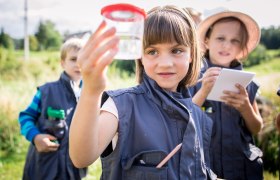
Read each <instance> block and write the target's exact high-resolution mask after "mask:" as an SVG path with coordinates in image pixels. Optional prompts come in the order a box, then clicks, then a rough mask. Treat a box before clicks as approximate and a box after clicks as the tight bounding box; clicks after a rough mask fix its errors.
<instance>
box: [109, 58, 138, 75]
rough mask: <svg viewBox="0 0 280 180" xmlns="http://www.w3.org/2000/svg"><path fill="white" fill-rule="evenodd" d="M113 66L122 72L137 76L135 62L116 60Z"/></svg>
mask: <svg viewBox="0 0 280 180" xmlns="http://www.w3.org/2000/svg"><path fill="white" fill-rule="evenodd" d="M112 65H113V66H115V67H116V68H117V69H120V70H121V71H125V72H127V73H128V75H132V74H135V61H131V60H124V61H118V60H115V61H114V62H113V63H112Z"/></svg>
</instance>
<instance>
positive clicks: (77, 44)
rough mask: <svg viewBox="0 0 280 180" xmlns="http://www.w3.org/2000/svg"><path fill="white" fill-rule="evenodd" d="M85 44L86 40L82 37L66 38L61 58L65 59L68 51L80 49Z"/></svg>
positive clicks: (61, 50)
mask: <svg viewBox="0 0 280 180" xmlns="http://www.w3.org/2000/svg"><path fill="white" fill-rule="evenodd" d="M83 46H84V41H83V40H82V39H80V38H70V39H68V40H66V41H65V42H64V43H63V45H62V47H61V49H60V58H61V60H62V61H64V60H65V58H66V56H67V53H68V52H69V51H71V50H75V51H79V50H80V49H81V48H82V47H83Z"/></svg>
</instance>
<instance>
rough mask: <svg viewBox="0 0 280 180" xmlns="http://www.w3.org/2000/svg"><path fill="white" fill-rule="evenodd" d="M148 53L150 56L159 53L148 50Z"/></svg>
mask: <svg viewBox="0 0 280 180" xmlns="http://www.w3.org/2000/svg"><path fill="white" fill-rule="evenodd" d="M146 53H147V54H149V55H156V54H157V51H156V50H154V49H153V50H147V51H146Z"/></svg>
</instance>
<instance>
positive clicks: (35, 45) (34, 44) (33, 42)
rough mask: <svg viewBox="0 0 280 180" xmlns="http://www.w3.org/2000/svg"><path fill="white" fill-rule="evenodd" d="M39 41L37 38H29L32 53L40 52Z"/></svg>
mask: <svg viewBox="0 0 280 180" xmlns="http://www.w3.org/2000/svg"><path fill="white" fill-rule="evenodd" d="M38 46H39V45H38V40H37V38H36V37H35V36H29V48H30V50H31V51H37V50H38Z"/></svg>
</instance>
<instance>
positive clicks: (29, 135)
mask: <svg viewBox="0 0 280 180" xmlns="http://www.w3.org/2000/svg"><path fill="white" fill-rule="evenodd" d="M40 114H41V92H40V91H39V90H38V91H37V92H36V94H35V96H34V98H33V100H32V102H31V104H30V105H29V106H28V107H27V108H26V109H25V110H24V111H21V112H20V113H19V118H18V121H19V124H20V132H21V134H22V135H23V136H25V138H26V139H27V140H28V141H30V142H32V141H33V138H34V137H35V136H36V135H37V134H40V131H39V129H38V128H37V126H36V122H37V120H38V118H39V116H40Z"/></svg>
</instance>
